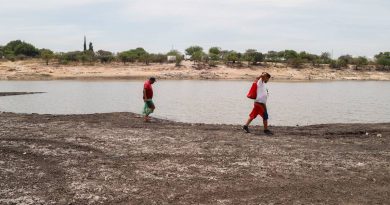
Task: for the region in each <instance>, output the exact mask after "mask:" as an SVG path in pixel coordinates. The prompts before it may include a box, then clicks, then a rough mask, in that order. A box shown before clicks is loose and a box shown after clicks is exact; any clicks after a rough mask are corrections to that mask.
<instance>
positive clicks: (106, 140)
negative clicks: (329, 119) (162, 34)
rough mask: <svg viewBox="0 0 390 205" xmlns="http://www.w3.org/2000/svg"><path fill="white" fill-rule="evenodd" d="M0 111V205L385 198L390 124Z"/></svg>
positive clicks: (389, 189)
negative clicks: (244, 125)
mask: <svg viewBox="0 0 390 205" xmlns="http://www.w3.org/2000/svg"><path fill="white" fill-rule="evenodd" d="M272 129H273V131H274V132H275V135H274V136H272V137H270V136H265V135H262V134H257V133H261V132H260V128H257V129H254V130H253V131H254V132H255V134H245V133H243V131H242V130H241V127H240V126H233V125H204V124H185V123H177V122H171V121H165V120H155V121H154V122H152V123H143V122H142V119H141V118H139V117H138V116H137V115H135V114H131V113H108V114H91V115H63V116H61V115H38V114H14V113H1V114H0V204H389V203H390V124H389V123H387V124H367V125H365V124H333V125H315V126H307V127H272Z"/></svg>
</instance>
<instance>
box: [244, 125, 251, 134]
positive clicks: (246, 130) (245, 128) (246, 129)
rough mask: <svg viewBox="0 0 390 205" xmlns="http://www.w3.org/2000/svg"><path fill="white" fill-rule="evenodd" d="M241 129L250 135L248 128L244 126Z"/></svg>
mask: <svg viewBox="0 0 390 205" xmlns="http://www.w3.org/2000/svg"><path fill="white" fill-rule="evenodd" d="M242 129H244V130H245V132H246V133H251V132H249V128H248V126H246V125H244V126H243V127H242Z"/></svg>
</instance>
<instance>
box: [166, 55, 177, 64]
mask: <svg viewBox="0 0 390 205" xmlns="http://www.w3.org/2000/svg"><path fill="white" fill-rule="evenodd" d="M167 60H168V62H170V63H172V62H176V56H167Z"/></svg>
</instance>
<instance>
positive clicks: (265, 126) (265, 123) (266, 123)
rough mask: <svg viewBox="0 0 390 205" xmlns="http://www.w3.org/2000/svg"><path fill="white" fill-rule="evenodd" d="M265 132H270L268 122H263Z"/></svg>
mask: <svg viewBox="0 0 390 205" xmlns="http://www.w3.org/2000/svg"><path fill="white" fill-rule="evenodd" d="M263 125H264V130H268V120H263Z"/></svg>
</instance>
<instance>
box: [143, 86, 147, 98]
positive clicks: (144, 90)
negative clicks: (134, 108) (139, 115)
mask: <svg viewBox="0 0 390 205" xmlns="http://www.w3.org/2000/svg"><path fill="white" fill-rule="evenodd" d="M143 99H144V101H146V100H147V99H146V89H145V88H144V96H143Z"/></svg>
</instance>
